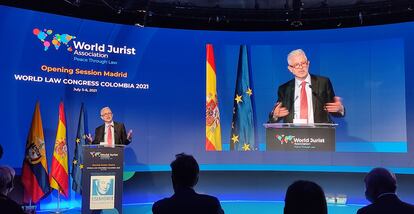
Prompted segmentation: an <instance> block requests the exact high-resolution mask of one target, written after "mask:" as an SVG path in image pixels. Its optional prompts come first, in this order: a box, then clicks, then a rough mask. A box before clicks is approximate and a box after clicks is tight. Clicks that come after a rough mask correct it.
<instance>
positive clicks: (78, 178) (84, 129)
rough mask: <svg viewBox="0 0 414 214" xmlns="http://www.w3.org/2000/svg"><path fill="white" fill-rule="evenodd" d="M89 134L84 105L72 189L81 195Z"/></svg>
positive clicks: (77, 140)
mask: <svg viewBox="0 0 414 214" xmlns="http://www.w3.org/2000/svg"><path fill="white" fill-rule="evenodd" d="M88 133H89V131H88V120H87V116H86V109H85V108H84V105H83V103H82V105H81V109H80V113H79V123H78V131H77V132H76V140H75V154H74V156H73V161H72V178H73V182H72V189H73V190H74V191H75V192H77V193H79V194H82V168H83V145H85V144H86V135H87V134H88Z"/></svg>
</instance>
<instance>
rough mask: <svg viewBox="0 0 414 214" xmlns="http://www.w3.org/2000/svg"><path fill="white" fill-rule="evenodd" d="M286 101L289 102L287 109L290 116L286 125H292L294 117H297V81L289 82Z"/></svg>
mask: <svg viewBox="0 0 414 214" xmlns="http://www.w3.org/2000/svg"><path fill="white" fill-rule="evenodd" d="M286 99H287V100H288V105H286V107H287V108H288V111H289V115H288V118H287V121H285V122H286V123H291V122H293V116H294V115H295V108H294V105H295V103H294V102H295V100H294V99H295V79H293V80H291V81H290V82H289V86H288V89H287V92H286Z"/></svg>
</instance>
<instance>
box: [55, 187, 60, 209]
mask: <svg viewBox="0 0 414 214" xmlns="http://www.w3.org/2000/svg"><path fill="white" fill-rule="evenodd" d="M56 213H60V187H59V189H58V201H57V211H56Z"/></svg>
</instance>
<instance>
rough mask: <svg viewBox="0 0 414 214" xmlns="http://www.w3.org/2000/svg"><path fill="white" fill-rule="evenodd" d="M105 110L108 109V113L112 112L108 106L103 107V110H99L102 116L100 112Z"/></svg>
mask: <svg viewBox="0 0 414 214" xmlns="http://www.w3.org/2000/svg"><path fill="white" fill-rule="evenodd" d="M105 109H108V110H109V111H110V112H112V110H111V108H109V107H108V106H105V107H103V108H102V109H101V115H102V112H103V111H104V110H105Z"/></svg>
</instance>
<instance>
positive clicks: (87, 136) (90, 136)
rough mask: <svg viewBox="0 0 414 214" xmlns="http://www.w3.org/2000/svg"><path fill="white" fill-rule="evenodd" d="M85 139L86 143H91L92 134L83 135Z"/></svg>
mask: <svg viewBox="0 0 414 214" xmlns="http://www.w3.org/2000/svg"><path fill="white" fill-rule="evenodd" d="M85 138H86V141H88V143H92V141H93V139H92V135H91V133H89V134H87V135H85Z"/></svg>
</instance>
